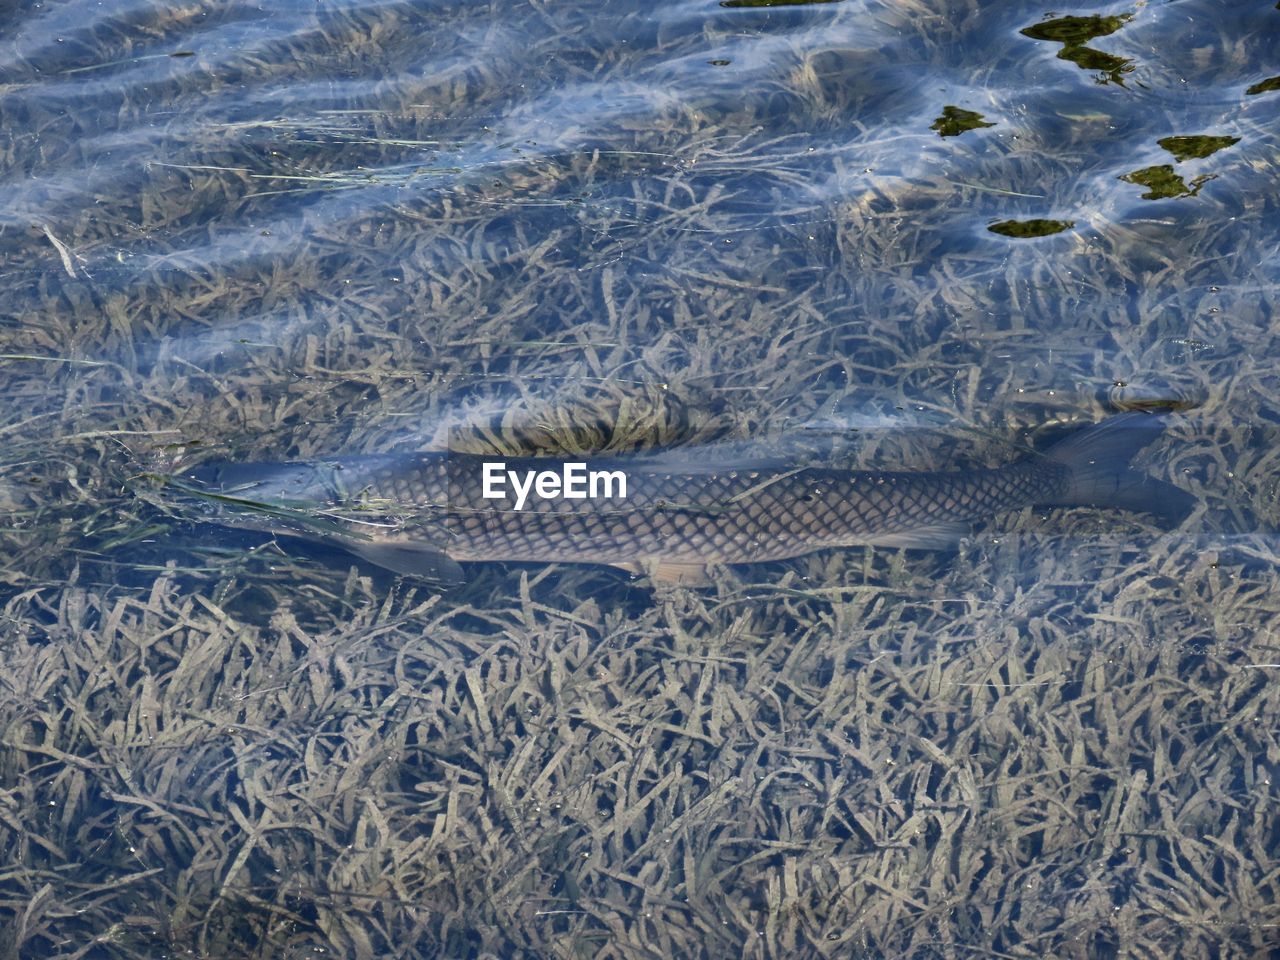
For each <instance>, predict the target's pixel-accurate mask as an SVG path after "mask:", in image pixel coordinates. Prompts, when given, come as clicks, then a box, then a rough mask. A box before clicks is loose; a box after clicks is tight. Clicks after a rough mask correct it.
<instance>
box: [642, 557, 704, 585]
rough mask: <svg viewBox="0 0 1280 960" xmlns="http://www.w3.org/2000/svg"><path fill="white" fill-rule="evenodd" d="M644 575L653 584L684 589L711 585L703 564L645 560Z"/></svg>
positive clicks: (643, 565)
mask: <svg viewBox="0 0 1280 960" xmlns="http://www.w3.org/2000/svg"><path fill="white" fill-rule="evenodd" d="M642 568H643V570H644V572H645V573H647V574H649V576H650V577H651V578H652V579H653V581H654V583H673V584H680V585H681V586H685V587H705V586H709V585H710V584H711V582H712V581H711V576H710V574H708V573H707V565H706V564H705V563H696V562H681V561H677V560H646V561H644V562H643V564H642Z"/></svg>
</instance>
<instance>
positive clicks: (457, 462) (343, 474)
mask: <svg viewBox="0 0 1280 960" xmlns="http://www.w3.org/2000/svg"><path fill="white" fill-rule="evenodd" d="M1168 420H1169V417H1168V414H1167V413H1153V412H1148V411H1134V412H1130V413H1123V414H1119V415H1116V416H1113V417H1111V418H1109V419H1106V420H1104V421H1101V422H1099V423H1096V424H1093V425H1091V426H1087V427H1084V428H1081V429H1078V430H1076V431H1074V432H1073V433H1071V434H1070V435H1068V436H1067V437H1066V438H1065V439H1062V440H1061V441H1059V442H1058V443H1056V444H1055V445H1053V446H1052V447H1050V448H1049V449H1048V450H1047V451H1045V452H1044V453H1038V454H1033V455H1030V456H1025V457H1023V458H1021V459H1018V460H1015V461H1012V462H1010V463H1007V464H1005V465H1003V466H998V467H993V468H980V469H964V470H955V471H950V472H947V471H934V472H892V471H873V470H852V469H839V468H835V467H832V466H829V465H828V466H809V465H804V464H798V463H795V462H790V461H788V460H787V459H786V458H784V457H755V458H747V457H743V456H740V454H741V453H742V451H741V450H740V449H733V455H732V456H723V455H719V454H720V451H717V450H714V449H711V450H707V449H702V448H697V447H692V448H677V449H673V450H668V451H665V452H662V453H657V454H654V453H637V454H634V455H615V456H611V457H605V458H576V459H575V458H570V457H549V456H537V457H502V456H498V455H496V454H495V455H490V456H486V455H480V454H473V453H458V452H449V451H427V452H418V453H409V454H382V455H366V456H350V457H336V458H327V459H319V460H312V461H295V462H280V463H233V462H223V463H213V464H206V465H203V466H198V467H196V468H194V469H192V470H189V471H186V472H179V473H178V474H175V475H173V476H172V477H171V478H170V479H171V481H172V482H173V483H174V485H175V486H177V487H178V488H179V489H180V490H182V491H183V492H185V493H187V494H192V495H195V496H196V497H198V498H200V499H201V500H202V501H204V502H205V503H206V504H210V505H212V507H213V508H214V509H213V514H212V516H211V517H210V519H212V520H213V522H216V523H221V524H224V525H229V526H242V527H249V528H253V529H260V530H263V531H267V532H270V533H272V534H276V535H287V536H294V537H302V538H305V539H310V540H314V541H321V542H325V543H329V544H334V545H338V546H340V547H342V548H344V549H345V550H347V551H349V552H350V553H352V554H354V555H356V556H358V557H361V558H363V559H365V560H367V561H369V562H371V563H373V564H376V565H378V566H381V567H383V568H385V569H387V570H390V571H393V572H395V573H398V574H403V575H406V576H411V577H416V578H418V579H422V580H426V581H431V582H436V583H442V584H453V583H459V582H461V581H462V580H463V579H464V575H463V570H462V568H461V566H460V564H464V563H482V562H492V561H502V562H520V563H540V564H546V563H575V564H597V565H605V566H609V567H613V568H617V569H619V570H623V571H626V572H627V573H629V574H633V575H645V574H647V575H649V576H651V577H652V578H653V579H654V580H655V581H663V582H671V583H680V584H686V585H691V586H692V585H702V584H706V583H708V582H709V581H710V573H709V571H710V568H711V567H713V566H716V565H731V564H757V563H765V562H771V561H778V560H786V559H790V558H794V557H799V556H803V555H805V554H809V553H813V552H815V551H819V550H828V549H839V548H848V547H855V546H862V545H869V546H875V547H887V548H903V549H908V550H946V549H954V548H956V547H957V546H958V545H959V544H960V542H961V541H962V540H963V539H964V538H966V537H968V536H971V535H972V532H973V526H974V524H975V523H978V522H981V521H983V520H989V519H990V518H993V517H995V516H997V515H999V514H1002V513H1005V512H1007V511H1011V510H1017V509H1020V508H1023V507H1027V506H1038V507H1094V508H1103V509H1119V510H1125V511H1130V512H1136V513H1145V514H1151V515H1154V516H1155V517H1157V518H1159V519H1161V520H1163V521H1165V522H1177V521H1179V520H1181V519H1183V518H1184V517H1185V516H1186V515H1187V514H1188V513H1189V512H1190V511H1191V510H1192V508H1193V507H1194V505H1195V504H1196V502H1197V500H1196V498H1195V497H1193V496H1192V495H1191V494H1189V493H1187V492H1186V491H1183V490H1181V489H1180V488H1178V487H1176V486H1174V485H1173V484H1170V483H1168V482H1166V481H1162V480H1158V479H1155V478H1153V477H1151V476H1149V475H1147V474H1145V473H1143V472H1141V471H1138V470H1135V469H1133V468H1131V466H1130V462H1131V460H1132V459H1133V458H1134V456H1135V455H1136V454H1137V453H1138V452H1139V451H1140V450H1142V449H1143V448H1144V447H1146V446H1148V445H1149V444H1150V443H1151V442H1152V441H1154V440H1155V439H1156V438H1157V437H1158V436H1159V435H1160V434H1161V433H1162V432H1163V431H1164V429H1165V428H1166V426H1167V423H1168ZM711 446H712V447H714V446H715V445H714V444H712V445H711Z"/></svg>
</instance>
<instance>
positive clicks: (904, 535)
mask: <svg viewBox="0 0 1280 960" xmlns="http://www.w3.org/2000/svg"><path fill="white" fill-rule="evenodd" d="M972 533H973V527H972V526H971V525H970V524H967V523H964V522H962V521H958V522H953V523H935V524H933V525H932V526H928V527H916V528H915V529H914V530H902V531H900V532H898V533H883V534H879V535H878V536H875V537H872V538H869V539H867V540H866V541H864V542H865V543H869V544H871V545H872V546H876V547H903V548H905V549H907V550H954V549H955V548H956V547H958V546H959V545H960V541H961V540H963V539H964V538H965V537H967V536H970V535H971V534H972Z"/></svg>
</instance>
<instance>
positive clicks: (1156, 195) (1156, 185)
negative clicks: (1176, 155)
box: [1120, 163, 1216, 200]
mask: <svg viewBox="0 0 1280 960" xmlns="http://www.w3.org/2000/svg"><path fill="white" fill-rule="evenodd" d="M1120 179H1121V180H1123V181H1124V182H1125V183H1136V184H1137V185H1138V186H1140V187H1146V188H1147V192H1146V193H1144V194H1143V195H1142V199H1143V200H1174V199H1177V198H1179V197H1194V196H1195V195H1196V194H1198V193H1199V192H1200V188H1201V187H1202V186H1204V185H1205V184H1206V183H1208V182H1209V181H1210V180H1214V179H1216V175H1215V174H1212V173H1205V174H1201V175H1200V176H1198V177H1193V178H1192V179H1191V182H1190V183H1187V181H1185V180H1183V179H1182V177H1180V176H1179V175H1178V174H1176V173H1174V171H1173V166H1172V165H1171V164H1167V163H1163V164H1159V165H1157V166H1154V167H1143V168H1142V169H1141V170H1135V171H1133V173H1126V174H1123V175H1121V177H1120Z"/></svg>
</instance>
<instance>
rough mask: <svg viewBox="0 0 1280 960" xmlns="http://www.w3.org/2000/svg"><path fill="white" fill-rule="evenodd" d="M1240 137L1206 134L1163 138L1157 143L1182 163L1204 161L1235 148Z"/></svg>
mask: <svg viewBox="0 0 1280 960" xmlns="http://www.w3.org/2000/svg"><path fill="white" fill-rule="evenodd" d="M1239 142H1240V138H1239V137H1212V136H1206V135H1204V134H1197V135H1194V136H1180V137H1161V138H1160V139H1159V140H1157V141H1156V143H1157V144H1159V145H1160V146H1161V147H1163V148H1164V149H1165V150H1168V151H1169V152H1170V153H1171V154H1173V158H1174V159H1175V160H1177V161H1178V162H1179V163H1181V162H1182V161H1183V160H1203V159H1204V158H1205V157H1211V156H1213V155H1214V154H1215V153H1217V152H1218V151H1219V150H1225V149H1226V148H1227V147H1231V146H1235V144H1237V143H1239Z"/></svg>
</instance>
